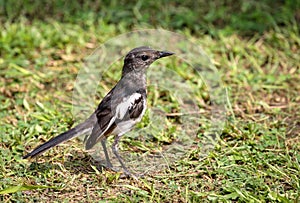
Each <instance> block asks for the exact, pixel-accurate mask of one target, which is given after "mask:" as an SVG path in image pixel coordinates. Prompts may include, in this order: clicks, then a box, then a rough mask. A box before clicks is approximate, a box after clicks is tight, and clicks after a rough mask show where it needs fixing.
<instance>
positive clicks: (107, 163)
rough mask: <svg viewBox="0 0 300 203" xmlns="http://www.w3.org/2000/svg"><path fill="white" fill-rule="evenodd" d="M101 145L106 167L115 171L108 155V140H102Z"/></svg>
mask: <svg viewBox="0 0 300 203" xmlns="http://www.w3.org/2000/svg"><path fill="white" fill-rule="evenodd" d="M101 144H102V147H103V151H104V155H105V159H106V167H107V168H109V169H113V165H112V164H111V162H110V159H109V156H108V153H107V148H106V138H105V139H102V140H101Z"/></svg>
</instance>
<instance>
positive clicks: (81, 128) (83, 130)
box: [23, 114, 96, 159]
mask: <svg viewBox="0 0 300 203" xmlns="http://www.w3.org/2000/svg"><path fill="white" fill-rule="evenodd" d="M95 122H96V116H95V115H94V114H93V115H92V116H91V117H89V118H88V119H87V120H86V121H85V122H83V123H81V124H79V125H77V126H75V127H74V128H72V129H70V130H68V131H66V132H64V133H61V134H60V135H58V136H56V137H54V138H51V139H50V140H49V141H47V142H45V143H44V144H41V145H40V146H38V147H37V148H35V149H34V150H33V151H32V152H30V153H28V154H27V155H25V156H24V157H23V159H27V158H32V157H35V156H37V155H39V154H41V153H43V152H45V151H47V150H48V149H50V148H52V147H54V146H56V145H58V144H60V143H62V142H65V141H67V140H69V139H71V138H73V137H77V136H79V135H83V134H87V133H90V132H91V131H92V129H93V126H94V125H95Z"/></svg>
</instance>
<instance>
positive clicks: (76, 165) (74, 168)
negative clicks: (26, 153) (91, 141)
mask: <svg viewBox="0 0 300 203" xmlns="http://www.w3.org/2000/svg"><path fill="white" fill-rule="evenodd" d="M64 159H65V161H61V162H57V161H55V162H53V161H51V162H49V161H47V158H45V159H44V160H45V162H34V161H33V162H32V163H31V164H30V166H29V167H28V171H31V172H36V171H39V172H40V173H47V172H49V171H63V170H64V169H65V170H67V171H69V172H70V173H72V174H78V173H83V174H90V173H95V169H93V168H92V166H95V167H96V169H97V170H99V171H102V170H105V168H104V167H103V166H101V165H100V163H99V162H96V161H95V160H94V159H93V158H92V157H91V156H89V155H87V154H80V155H79V156H78V154H76V155H75V152H74V154H73V153H72V155H70V156H67V157H64Z"/></svg>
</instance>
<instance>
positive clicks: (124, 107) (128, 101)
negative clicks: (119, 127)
mask: <svg viewBox="0 0 300 203" xmlns="http://www.w3.org/2000/svg"><path fill="white" fill-rule="evenodd" d="M141 97H142V95H141V94H139V93H134V94H132V95H130V96H129V97H125V98H124V99H123V101H122V103H120V104H119V105H118V106H117V108H116V117H117V118H118V119H120V120H122V119H123V118H124V116H125V115H126V113H127V112H128V111H129V109H131V108H132V107H133V105H134V103H135V101H136V100H138V99H140V98H141Z"/></svg>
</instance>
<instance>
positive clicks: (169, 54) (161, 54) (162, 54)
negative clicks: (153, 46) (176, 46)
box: [159, 51, 175, 58]
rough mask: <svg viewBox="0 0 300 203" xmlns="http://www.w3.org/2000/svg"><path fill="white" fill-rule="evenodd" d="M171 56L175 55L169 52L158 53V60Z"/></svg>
mask: <svg viewBox="0 0 300 203" xmlns="http://www.w3.org/2000/svg"><path fill="white" fill-rule="evenodd" d="M173 54H175V53H173V52H169V51H160V52H159V58H163V57H166V56H171V55H173Z"/></svg>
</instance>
